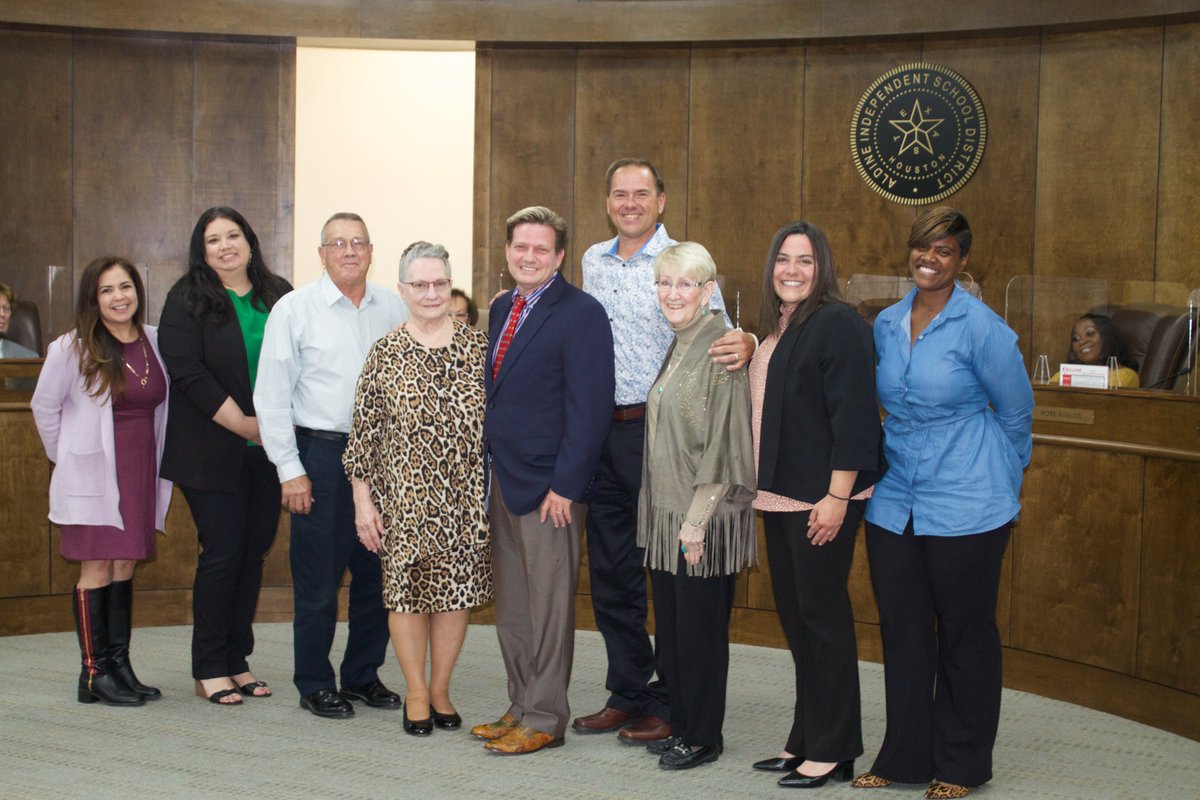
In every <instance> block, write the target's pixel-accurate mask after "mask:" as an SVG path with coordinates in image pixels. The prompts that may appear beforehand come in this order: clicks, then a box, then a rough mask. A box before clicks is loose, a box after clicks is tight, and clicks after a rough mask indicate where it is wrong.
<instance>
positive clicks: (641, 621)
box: [587, 418, 671, 720]
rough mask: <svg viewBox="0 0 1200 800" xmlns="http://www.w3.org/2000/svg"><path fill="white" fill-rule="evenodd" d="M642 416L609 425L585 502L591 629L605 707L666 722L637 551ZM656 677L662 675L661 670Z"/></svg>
mask: <svg viewBox="0 0 1200 800" xmlns="http://www.w3.org/2000/svg"><path fill="white" fill-rule="evenodd" d="M645 423H646V421H645V419H644V418H639V419H633V420H628V421H625V422H614V423H613V425H612V428H611V429H610V430H609V434H608V438H607V439H606V440H605V442H604V450H603V452H602V454H601V457H600V470H599V472H598V474H597V476H596V482H595V485H594V487H593V493H592V495H591V497H590V500H589V503H588V514H587V553H588V576H589V580H590V584H591V592H592V608H593V609H594V611H595V614H596V628H597V630H599V631H600V635H601V636H603V637H604V648H605V650H606V652H607V655H608V675H607V677H606V679H605V682H604V685H605V688H607V689H608V691H609V693H610V695H609V699H608V701H607V702H606V703H605V705H606V706H607V707H609V708H616V709H619V710H621V711H624V712H625V713H627V714H633V715H634V716H651V715H653V716H656V717H661V718H662V719H665V720H670V719H671V711H670V707H669V705H668V703H667V691H666V688H665V687H664V686H663V684H662V681H661V680H659V681H656V680H654V673H655V667H656V661H655V658H656V657H655V652H654V646H653V645H651V643H650V636H649V634H648V633H646V608H647V604H646V569H645V567H644V566H643V563H644V562H645V551H644V550H643V549H642V548H640V547H638V546H637V502H638V493H639V492H640V491H641V488H642V448H643V445H644V442H645V438H646V424H645ZM657 671H658V675H659V678H665V677H666V676H665V675H664V674H663V671H662V669H658V670H657Z"/></svg>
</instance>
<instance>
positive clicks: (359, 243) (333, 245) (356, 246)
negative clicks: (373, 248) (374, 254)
mask: <svg viewBox="0 0 1200 800" xmlns="http://www.w3.org/2000/svg"><path fill="white" fill-rule="evenodd" d="M369 244H371V243H370V242H368V241H367V240H366V239H359V238H358V237H357V236H356V237H354V238H353V239H334V240H332V241H329V242H322V243H321V247H324V248H326V249H328V250H334V251H337V252H339V253H340V252H342V251H343V250H345V249H346V248H347V247H349V248H350V249H351V250H353V251H354V252H356V253H361V252H362V251H363V250H366V249H367V245H369Z"/></svg>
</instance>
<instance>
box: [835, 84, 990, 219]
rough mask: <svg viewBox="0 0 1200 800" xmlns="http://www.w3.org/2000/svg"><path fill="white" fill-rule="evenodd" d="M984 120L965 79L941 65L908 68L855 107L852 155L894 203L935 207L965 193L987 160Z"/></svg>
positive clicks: (862, 171) (980, 105)
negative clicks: (951, 196)
mask: <svg viewBox="0 0 1200 800" xmlns="http://www.w3.org/2000/svg"><path fill="white" fill-rule="evenodd" d="M986 142H987V116H986V115H985V114H984V110H983V102H982V101H980V99H979V95H977V94H975V89H974V88H972V87H971V84H969V83H967V81H966V79H965V78H963V76H961V75H959V74H958V73H957V72H955V71H954V70H952V69H949V68H947V67H943V66H941V65H940V64H926V63H919V64H905V65H904V66H901V67H896V68H895V69H893V70H889V71H888V72H885V73H884V74H883V75H881V76H880V77H879V78H877V79H876V80H875V82H874V83H872V84H871V86H870V88H869V89H867V91H866V92H865V93H864V94H863V96H862V99H861V100H859V101H858V106H857V107H855V109H854V118H853V119H852V120H851V122H850V152H851V153H852V154H853V155H854V166H855V167H857V168H858V174H859V175H861V176H862V178H863V180H864V181H866V182H867V184H868V185H869V186H870V187H871V188H872V189H874V190H875V191H877V192H879V193H880V194H881V195H883V196H884V197H886V198H887V199H889V200H891V201H892V202H895V203H904V204H905V205H920V204H924V203H933V202H937V201H938V200H941V199H942V198H944V197H949V196H950V195H952V194H954V193H955V192H957V191H958V190H959V189H961V188H962V187H963V185H964V184H966V182H967V181H968V180H970V178H971V175H972V174H974V172H975V168H976V167H978V166H979V162H980V160H981V159H982V158H983V148H984V144H985V143H986Z"/></svg>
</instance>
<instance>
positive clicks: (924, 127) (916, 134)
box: [888, 100, 944, 156]
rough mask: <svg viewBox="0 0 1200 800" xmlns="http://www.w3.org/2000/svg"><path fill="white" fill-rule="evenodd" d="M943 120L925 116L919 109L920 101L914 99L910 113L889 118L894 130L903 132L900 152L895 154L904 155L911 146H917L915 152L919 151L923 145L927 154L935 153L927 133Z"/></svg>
mask: <svg viewBox="0 0 1200 800" xmlns="http://www.w3.org/2000/svg"><path fill="white" fill-rule="evenodd" d="M943 121H944V120H943V119H942V118H937V119H935V118H933V117H926V116H925V114H924V112H922V111H921V101H920V100H914V101H913V107H912V113H910V114H908V115H907V117H906V116H905V114H903V113H902V114H901V115H900V119H889V120H888V122H890V123H891V124H892V125H893V126H894V127H895V128H896V130H898V131H900V132H901V133H903V134H904V140H903V141H902V142H900V152H899V153H898V154H897V155H904V154H905V153H907V152H908V151H909V150H911V149H912V148H914V147H915V148H917V152H918V153H919V152H921V150H920V148H922V147H924V148H925V151H926V152H927V153H929V155H931V156H932V155H935V153H934V152H933V145H932V144H931V143H930V141H929V134H930V133H932V132H933V131H934V129H935V128H937V126H938V125H941V124H942V122H943Z"/></svg>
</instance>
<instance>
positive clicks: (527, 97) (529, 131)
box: [476, 50, 576, 298]
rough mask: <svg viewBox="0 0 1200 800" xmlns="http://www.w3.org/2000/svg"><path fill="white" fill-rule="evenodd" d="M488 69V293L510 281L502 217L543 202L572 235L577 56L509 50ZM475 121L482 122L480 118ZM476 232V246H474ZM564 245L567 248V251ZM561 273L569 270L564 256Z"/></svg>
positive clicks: (508, 285) (484, 266)
mask: <svg viewBox="0 0 1200 800" xmlns="http://www.w3.org/2000/svg"><path fill="white" fill-rule="evenodd" d="M488 63H489V64H490V65H491V70H492V79H491V80H492V83H491V85H492V92H491V98H490V103H491V108H492V116H491V120H490V128H491V129H490V131H489V134H488V136H489V139H490V141H491V154H490V164H491V168H492V175H491V178H492V179H491V186H490V189H489V195H488V203H489V205H488V206H487V207H486V208H479V207H477V211H476V213H477V214H480V213H482V214H483V215H484V216H485V219H486V226H487V230H486V234H487V236H486V240H485V241H486V243H487V245H486V246H487V250H486V256H487V258H486V260H483V261H477V262H476V269H479V268H482V269H484V270H485V272H486V273H487V275H488V280H487V281H486V283H485V285H486V286H487V291H486V296H487V297H489V298H490V297H491V296H492V294H493V293H495V292H496V291H497V290H498V289H499V288H500V280H501V277H500V276H501V274H503V285H504V287H506V288H511V287H512V285H513V284H512V278H511V277H509V275H508V270H507V268H506V267H505V261H504V221H505V220H506V219H507V218H508V217H509V216H510V215H512V214H513V213H514V212H516V211H519V210H520V209H522V208H525V207H526V206H532V205H543V206H547V207H549V208H551V209H553V210H554V211H557V212H558V213H559V214H560V215H562V217H563V218H564V219H565V220H566V221H567V230H568V232H569V233H570V234H571V238H572V239H573V238H574V236H575V234H576V231H575V227H574V225H573V224H572V221H573V214H572V208H571V198H572V194H571V186H572V184H571V170H572V166H573V163H574V157H573V153H574V136H575V114H574V107H575V54H574V52H573V51H564V50H531V51H507V52H504V53H503V57H501V54H499V53H497V54H496V55H495V56H494V57H493V58H492V59H490V60H488ZM478 124H488V120H480V121H479V122H478ZM478 235H479V231H478V230H477V231H476V237H477V238H476V249H477V250H478V248H479V240H478ZM569 255H570V251H569V250H568V257H569ZM563 267H564V274H566V275H568V276H569V275H570V272H569V271H568V264H567V262H566V260H565V259H564V262H563Z"/></svg>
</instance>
